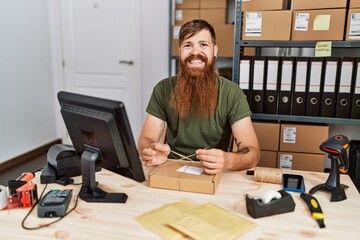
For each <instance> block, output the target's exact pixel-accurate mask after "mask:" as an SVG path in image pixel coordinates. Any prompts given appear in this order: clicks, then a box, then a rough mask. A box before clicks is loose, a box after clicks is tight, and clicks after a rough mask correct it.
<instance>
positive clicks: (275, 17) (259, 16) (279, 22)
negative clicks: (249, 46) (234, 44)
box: [242, 0, 292, 40]
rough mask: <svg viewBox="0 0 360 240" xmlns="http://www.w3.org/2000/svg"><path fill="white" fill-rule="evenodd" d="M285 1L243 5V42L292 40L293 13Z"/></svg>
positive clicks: (259, 0) (253, 2)
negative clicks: (287, 7) (287, 8)
mask: <svg viewBox="0 0 360 240" xmlns="http://www.w3.org/2000/svg"><path fill="white" fill-rule="evenodd" d="M284 9H286V1H283V0H273V1H265V0H251V1H246V2H243V3H242V11H243V14H244V15H243V34H242V39H243V40H290V29H291V14H292V13H291V11H289V10H284Z"/></svg>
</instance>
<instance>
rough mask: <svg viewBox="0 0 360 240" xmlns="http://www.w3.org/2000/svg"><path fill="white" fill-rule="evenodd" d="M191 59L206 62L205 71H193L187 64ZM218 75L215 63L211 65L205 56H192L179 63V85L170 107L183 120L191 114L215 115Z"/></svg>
mask: <svg viewBox="0 0 360 240" xmlns="http://www.w3.org/2000/svg"><path fill="white" fill-rule="evenodd" d="M191 59H201V60H203V61H204V62H205V67H204V68H203V69H192V68H189V67H188V65H187V64H186V63H187V62H188V61H190V60H191ZM216 79H217V74H216V73H215V61H212V62H211V63H209V62H208V59H207V58H206V57H205V56H203V55H196V56H194V55H191V56H189V57H187V58H186V59H185V60H184V61H181V60H180V62H179V76H178V81H177V85H176V87H175V89H174V92H173V94H172V96H171V99H170V106H171V107H172V108H173V109H175V111H176V112H178V113H179V116H180V117H181V118H183V117H185V116H187V115H189V114H191V115H193V116H199V117H206V116H209V115H211V114H214V113H215V109H216V103H217V95H218V92H217V82H216Z"/></svg>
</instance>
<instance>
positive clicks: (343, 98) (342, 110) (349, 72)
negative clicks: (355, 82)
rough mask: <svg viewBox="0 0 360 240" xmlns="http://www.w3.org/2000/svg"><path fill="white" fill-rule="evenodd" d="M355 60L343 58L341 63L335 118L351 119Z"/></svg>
mask: <svg viewBox="0 0 360 240" xmlns="http://www.w3.org/2000/svg"><path fill="white" fill-rule="evenodd" d="M354 63H355V58H342V59H341V60H340V63H339V79H338V86H337V88H336V89H337V91H336V94H337V96H336V106H335V117H337V118H349V117H350V110H351V83H352V79H353V72H354Z"/></svg>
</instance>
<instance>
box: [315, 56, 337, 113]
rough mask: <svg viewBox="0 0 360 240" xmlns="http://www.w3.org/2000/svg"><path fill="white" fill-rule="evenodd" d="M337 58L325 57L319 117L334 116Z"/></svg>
mask: <svg viewBox="0 0 360 240" xmlns="http://www.w3.org/2000/svg"><path fill="white" fill-rule="evenodd" d="M339 61H340V59H339V58H325V64H324V71H325V73H324V79H323V84H322V96H321V104H320V116H321V117H334V116H335V103H336V102H335V101H336V91H335V87H336V80H337V78H338V67H339Z"/></svg>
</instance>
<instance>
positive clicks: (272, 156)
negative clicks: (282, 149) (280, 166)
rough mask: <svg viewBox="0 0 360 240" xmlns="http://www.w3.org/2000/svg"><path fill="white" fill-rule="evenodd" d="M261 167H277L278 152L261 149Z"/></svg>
mask: <svg viewBox="0 0 360 240" xmlns="http://www.w3.org/2000/svg"><path fill="white" fill-rule="evenodd" d="M260 153H261V155H260V161H259V164H258V166H259V167H269V168H276V159H277V152H275V151H260Z"/></svg>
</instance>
